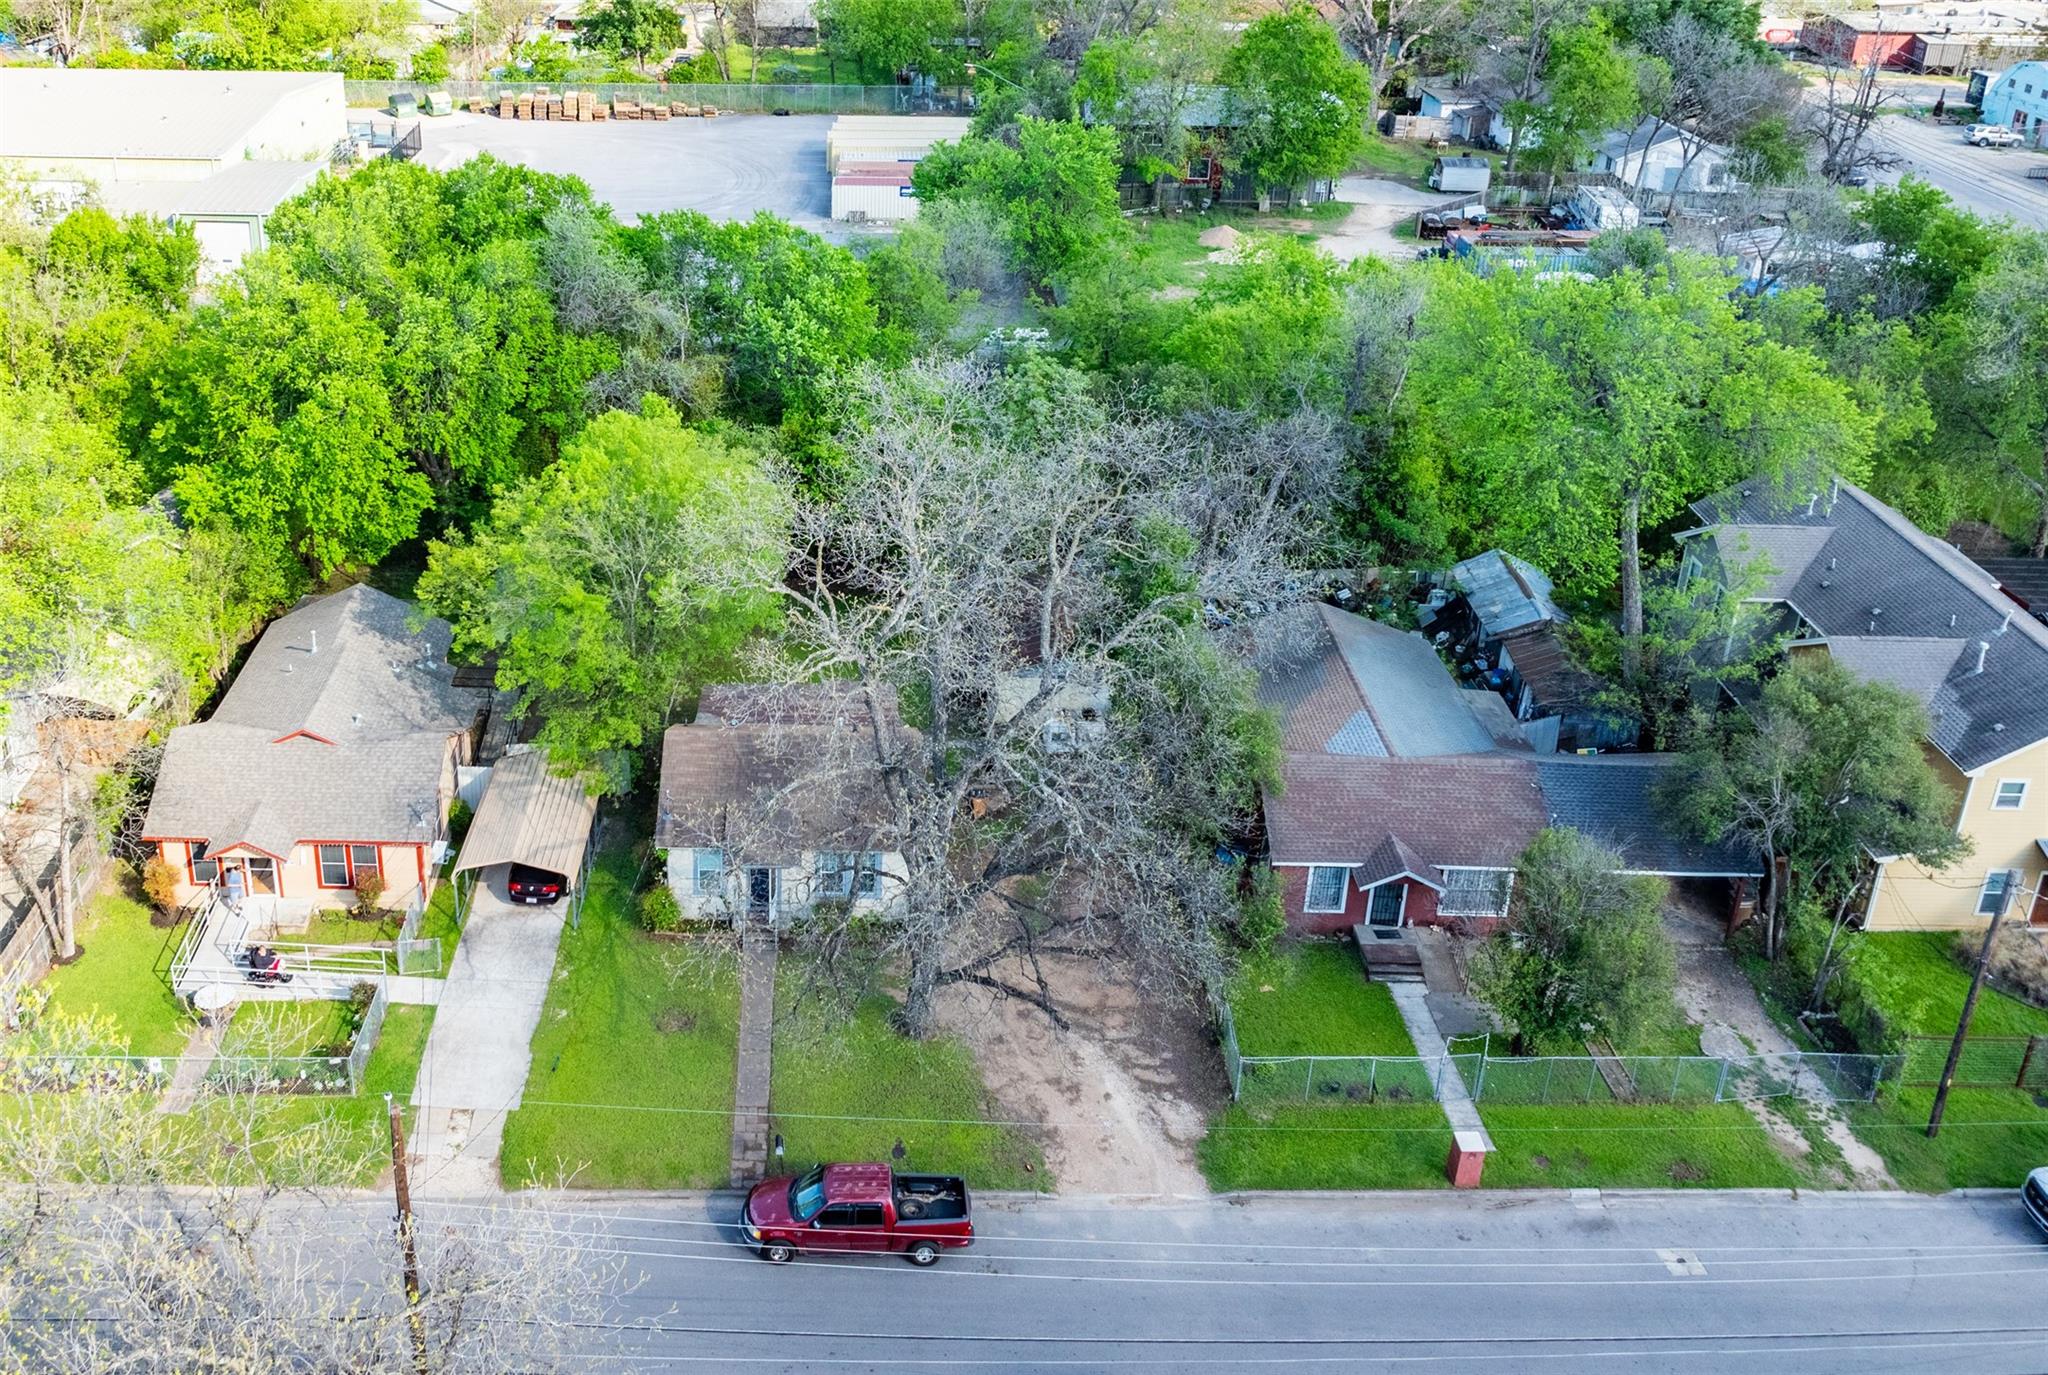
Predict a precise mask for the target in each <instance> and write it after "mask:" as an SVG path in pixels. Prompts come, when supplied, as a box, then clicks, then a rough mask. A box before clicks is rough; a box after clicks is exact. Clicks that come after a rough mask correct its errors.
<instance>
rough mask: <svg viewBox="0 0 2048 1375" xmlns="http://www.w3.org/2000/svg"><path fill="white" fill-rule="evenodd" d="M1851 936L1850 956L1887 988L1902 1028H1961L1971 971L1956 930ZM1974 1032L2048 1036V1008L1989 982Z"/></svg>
mask: <svg viewBox="0 0 2048 1375" xmlns="http://www.w3.org/2000/svg"><path fill="white" fill-rule="evenodd" d="M1850 939H1852V940H1853V944H1852V945H1851V947H1850V958H1851V959H1853V960H1854V961H1855V963H1856V967H1857V969H1858V971H1859V972H1862V973H1863V974H1865V975H1866V976H1867V978H1868V980H1869V982H1870V983H1871V985H1872V986H1873V987H1874V988H1878V989H1881V990H1883V997H1884V1002H1885V1011H1886V1013H1887V1015H1888V1017H1889V1019H1890V1020H1891V1022H1892V1023H1893V1024H1894V1025H1895V1026H1897V1027H1898V1029H1899V1030H1900V1031H1902V1032H1904V1033H1905V1034H1907V1035H1909V1036H1952V1035H1954V1034H1955V1029H1956V1019H1957V1018H1958V1017H1960V1016H1961V1015H1962V1010H1963V998H1964V996H1965V995H1966V994H1967V993H1968V992H1969V989H1970V975H1969V971H1968V970H1966V969H1964V968H1963V966H1962V965H1961V964H1960V963H1958V962H1957V961H1956V958H1955V956H1954V954H1953V953H1952V952H1953V951H1954V949H1955V940H1956V938H1955V934H1954V933H1953V932H1945V931H1886V932H1877V933H1873V934H1866V935H1861V936H1855V937H1852V938H1850ZM1970 1034H1971V1035H1972V1036H2048V1010H2044V1009H2042V1008H2038V1007H2034V1006H2031V1005H2030V1004H2027V1003H2023V1002H2021V1001H2020V1000H2019V999H2017V998H2013V997H2008V996H2007V995H2006V994H2003V993H2000V992H1999V991H1998V990H1997V989H1995V988H1992V987H1990V986H1989V985H1987V986H1986V987H1985V989H1984V991H1983V992H1982V993H1981V994H1979V995H1978V998H1977V1011H1976V1014H1975V1015H1974V1016H1973V1017H1972V1018H1971V1021H1970Z"/></svg>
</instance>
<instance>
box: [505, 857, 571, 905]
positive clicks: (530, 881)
mask: <svg viewBox="0 0 2048 1375" xmlns="http://www.w3.org/2000/svg"><path fill="white" fill-rule="evenodd" d="M565 887H567V885H566V884H564V883H563V882H562V876H561V875H560V874H557V873H552V872H550V871H548V870H546V869H536V868H534V867H533V866H532V865H530V864H515V865H513V866H512V878H511V881H510V882H508V883H507V884H506V885H505V892H506V894H507V895H508V896H510V897H511V899H512V901H514V902H518V903H524V904H525V905H526V906H528V907H545V906H547V905H548V904H549V903H551V902H553V901H554V900H555V899H556V898H559V897H561V896H562V889H563V888H565Z"/></svg>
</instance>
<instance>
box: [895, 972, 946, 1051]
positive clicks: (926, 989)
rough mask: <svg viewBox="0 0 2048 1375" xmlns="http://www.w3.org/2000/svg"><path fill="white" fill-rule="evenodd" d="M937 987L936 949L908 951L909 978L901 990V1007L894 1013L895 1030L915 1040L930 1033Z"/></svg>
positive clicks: (921, 1038)
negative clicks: (900, 1009)
mask: <svg viewBox="0 0 2048 1375" xmlns="http://www.w3.org/2000/svg"><path fill="white" fill-rule="evenodd" d="M938 990H939V952H938V951H936V950H913V951H911V952H910V977H909V979H908V980H907V981H906V982H905V985H904V990H903V1009H902V1011H900V1012H898V1013H897V1014H896V1025H897V1029H898V1030H900V1031H901V1032H902V1033H903V1034H904V1035H905V1036H908V1037H910V1038H911V1039H912V1040H914V1041H922V1040H924V1039H925V1038H927V1037H929V1036H930V1035H931V1034H932V1026H933V1021H934V1017H935V1015H936V1012H937V1008H936V1006H935V1003H936V998H937V995H938Z"/></svg>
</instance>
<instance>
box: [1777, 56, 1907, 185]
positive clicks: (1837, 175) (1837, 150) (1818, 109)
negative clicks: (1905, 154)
mask: <svg viewBox="0 0 2048 1375" xmlns="http://www.w3.org/2000/svg"><path fill="white" fill-rule="evenodd" d="M1882 70H1883V68H1882V67H1880V66H1879V65H1878V55H1877V52H1876V50H1875V49H1873V50H1872V52H1871V55H1870V59H1869V60H1868V61H1867V62H1865V63H1864V64H1863V65H1862V66H1860V67H1855V66H1851V65H1850V64H1848V63H1846V62H1843V61H1841V60H1839V59H1837V58H1829V59H1827V60H1826V61H1824V62H1822V63H1821V84H1820V87H1819V89H1818V90H1815V89H1813V88H1811V87H1809V88H1808V89H1807V91H1806V98H1805V100H1804V101H1802V102H1801V104H1800V114H1799V128H1800V130H1801V131H1802V132H1803V133H1805V134H1806V135H1807V136H1808V137H1809V138H1811V139H1812V140H1813V142H1814V144H1815V146H1816V147H1818V148H1819V149H1820V174H1821V175H1822V176H1823V177H1825V178H1827V179H1828V180H1829V181H1832V182H1837V183H1840V182H1846V181H1849V180H1850V179H1852V178H1855V177H1861V176H1866V175H1868V174H1869V173H1871V172H1881V171H1886V170H1889V169H1890V168H1893V167H1896V166H1898V165H1899V162H1900V158H1899V155H1898V154H1897V153H1894V152H1892V151H1890V150H1889V149H1885V148H1880V147H1878V146H1877V145H1876V144H1875V143H1873V142H1872V141H1871V137H1870V126H1871V125H1873V124H1875V123H1876V122H1877V118H1878V116H1879V115H1881V114H1883V113H1884V111H1885V109H1886V108H1887V107H1888V106H1891V105H1894V104H1896V103H1898V102H1899V101H1900V100H1901V98H1902V97H1901V95H1900V93H1899V92H1898V91H1897V90H1895V89H1893V88H1891V87H1888V86H1884V85H1881V84H1880V83H1879V81H1878V75H1879V73H1880V72H1881V71H1882Z"/></svg>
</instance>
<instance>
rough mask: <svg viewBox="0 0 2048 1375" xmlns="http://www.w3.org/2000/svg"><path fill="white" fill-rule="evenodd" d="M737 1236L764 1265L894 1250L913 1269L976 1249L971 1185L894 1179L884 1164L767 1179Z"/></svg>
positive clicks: (746, 1207)
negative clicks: (808, 1255) (945, 1254)
mask: <svg viewBox="0 0 2048 1375" xmlns="http://www.w3.org/2000/svg"><path fill="white" fill-rule="evenodd" d="M740 1235H741V1237H742V1238H744V1239H745V1241H746V1243H747V1244H748V1245H749V1246H752V1247H753V1248H754V1249H755V1250H756V1251H757V1252H759V1253H760V1256H761V1258H762V1259H763V1260H767V1261H774V1262H776V1263H778V1264H779V1263H782V1262H785V1261H791V1260H795V1259H796V1258H797V1256H798V1255H799V1254H801V1253H803V1252H806V1251H812V1252H816V1253H818V1254H820V1255H848V1254H859V1253H864V1252H869V1251H893V1252H896V1253H898V1254H900V1255H902V1256H903V1257H904V1258H905V1259H907V1260H908V1261H910V1263H911V1264H913V1265H930V1264H932V1263H933V1262H935V1261H937V1260H938V1258H939V1253H940V1252H941V1251H943V1250H947V1249H956V1248H959V1247H962V1246H971V1245H973V1244H974V1222H973V1219H972V1218H970V1217H969V1216H968V1197H967V1184H966V1182H965V1181H964V1180H962V1179H960V1178H958V1177H957V1176H954V1175H934V1174H897V1173H896V1172H895V1171H894V1170H892V1169H890V1168H889V1167H888V1166H887V1165H819V1166H816V1167H815V1168H813V1169H811V1170H810V1171H808V1172H806V1173H804V1174H800V1175H783V1176H780V1177H778V1178H775V1179H768V1180H763V1181H762V1182H761V1183H759V1184H756V1185H755V1186H754V1188H753V1190H752V1191H751V1192H750V1193H748V1195H747V1201H746V1202H745V1203H744V1204H742V1205H741V1207H740Z"/></svg>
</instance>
